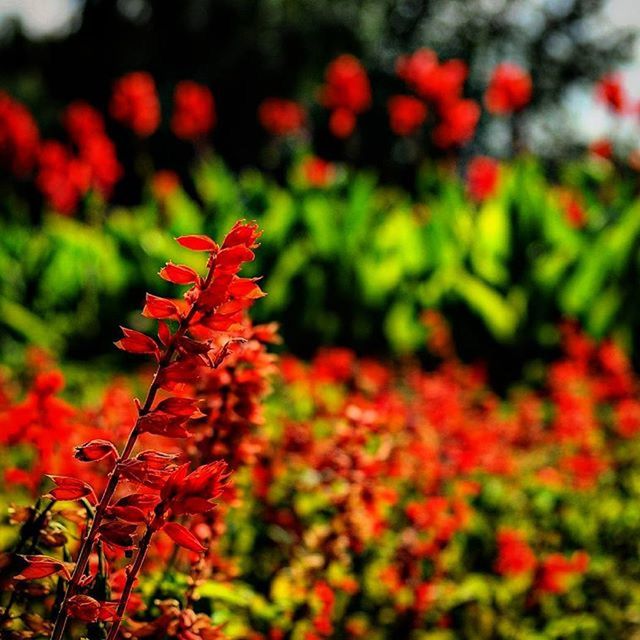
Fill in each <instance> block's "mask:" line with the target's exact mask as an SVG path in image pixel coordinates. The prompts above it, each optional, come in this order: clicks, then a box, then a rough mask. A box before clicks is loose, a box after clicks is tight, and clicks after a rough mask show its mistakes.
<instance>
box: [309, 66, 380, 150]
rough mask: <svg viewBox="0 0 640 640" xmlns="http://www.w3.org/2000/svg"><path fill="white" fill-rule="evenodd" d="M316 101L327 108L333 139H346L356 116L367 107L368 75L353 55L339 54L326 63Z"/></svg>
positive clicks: (351, 130) (369, 86)
mask: <svg viewBox="0 0 640 640" xmlns="http://www.w3.org/2000/svg"><path fill="white" fill-rule="evenodd" d="M320 102H321V103H322V105H323V106H325V107H326V108H327V109H330V111H331V115H330V117H329V129H330V130H331V133H333V135H334V136H336V138H348V137H349V136H350V135H351V134H352V133H353V131H354V129H355V126H356V121H357V117H358V116H359V115H360V114H361V113H363V112H365V111H366V110H367V109H369V107H370V106H371V85H370V84H369V77H368V76H367V72H366V71H365V69H364V67H363V66H362V64H360V61H359V60H358V59H357V58H355V57H353V56H351V55H342V56H339V57H337V58H336V59H335V60H333V61H332V62H331V63H330V64H329V66H328V67H327V70H326V72H325V83H324V85H323V86H322V88H321V90H320Z"/></svg>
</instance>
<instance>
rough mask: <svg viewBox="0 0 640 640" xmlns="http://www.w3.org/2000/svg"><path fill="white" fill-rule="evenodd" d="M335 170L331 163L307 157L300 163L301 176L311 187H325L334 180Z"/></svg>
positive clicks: (314, 157) (315, 157)
mask: <svg viewBox="0 0 640 640" xmlns="http://www.w3.org/2000/svg"><path fill="white" fill-rule="evenodd" d="M335 174H336V169H335V166H334V165H333V163H332V162H328V161H327V160H323V159H322V158H318V157H317V156H309V157H307V158H305V159H304V160H303V161H302V175H303V176H304V179H305V180H306V182H307V183H308V184H309V185H310V186H312V187H318V188H321V187H326V186H328V185H329V184H331V182H333V180H334V179H335Z"/></svg>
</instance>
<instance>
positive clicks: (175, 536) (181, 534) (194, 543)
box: [162, 522, 206, 553]
mask: <svg viewBox="0 0 640 640" xmlns="http://www.w3.org/2000/svg"><path fill="white" fill-rule="evenodd" d="M162 531H164V532H165V533H166V534H167V535H168V536H169V537H170V538H171V539H172V540H173V541H174V542H175V543H176V544H177V545H179V546H181V547H184V548H185V549H189V551H193V552H195V553H202V552H203V551H204V550H205V549H206V547H205V546H204V545H203V544H202V543H201V542H200V541H199V540H198V538H196V537H195V536H194V535H193V533H191V531H189V529H187V528H186V527H183V526H182V525H181V524H178V523H177V522H167V523H166V524H165V525H164V526H163V527H162Z"/></svg>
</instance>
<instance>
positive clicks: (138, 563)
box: [107, 526, 155, 640]
mask: <svg viewBox="0 0 640 640" xmlns="http://www.w3.org/2000/svg"><path fill="white" fill-rule="evenodd" d="M154 532H155V530H154V529H153V528H152V527H151V526H148V527H147V530H146V531H145V532H144V536H142V539H141V540H140V546H139V547H138V553H137V554H136V558H135V560H134V561H133V564H131V565H130V566H129V567H128V568H127V579H126V581H125V583H124V588H123V590H122V594H121V595H120V600H119V601H118V607H117V609H116V613H115V615H114V617H113V621H112V622H111V628H110V629H109V635H108V636H107V640H115V638H116V636H117V635H118V631H119V630H120V625H121V624H122V618H123V616H124V612H125V611H126V609H127V603H128V602H129V597H130V596H131V591H132V589H133V585H134V583H135V581H136V577H137V576H138V573H140V569H141V568H142V564H143V562H144V559H145V558H146V557H147V552H148V551H149V544H150V543H151V538H152V537H153V534H154Z"/></svg>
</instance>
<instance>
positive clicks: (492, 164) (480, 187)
mask: <svg viewBox="0 0 640 640" xmlns="http://www.w3.org/2000/svg"><path fill="white" fill-rule="evenodd" d="M499 180H500V165H499V164H498V162H497V161H496V160H494V159H493V158H489V157H487V156H477V157H475V158H474V159H473V160H471V162H470V163H469V167H468V168H467V191H468V192H469V195H470V196H471V197H472V198H473V199H474V200H478V201H480V200H485V199H486V198H489V197H490V196H492V195H493V194H494V192H495V190H496V188H497V186H498V182H499Z"/></svg>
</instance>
